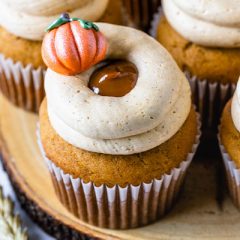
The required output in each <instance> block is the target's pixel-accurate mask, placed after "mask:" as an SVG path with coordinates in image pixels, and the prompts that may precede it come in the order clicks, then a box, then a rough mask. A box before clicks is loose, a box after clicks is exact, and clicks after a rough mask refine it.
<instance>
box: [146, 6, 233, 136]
mask: <svg viewBox="0 0 240 240" xmlns="http://www.w3.org/2000/svg"><path fill="white" fill-rule="evenodd" d="M162 16H163V11H162V8H161V7H159V8H158V12H157V13H155V14H154V17H153V20H152V22H151V29H150V31H149V34H150V35H151V36H152V37H154V38H156V35H157V27H158V24H159V22H160V20H161V17H162ZM184 73H185V75H186V77H187V79H188V81H189V83H190V86H191V90H192V100H193V104H195V106H196V107H197V111H198V112H199V113H200V115H201V118H202V119H201V120H202V128H203V129H204V130H206V129H210V130H211V131H214V132H217V126H218V124H219V119H220V117H221V113H222V110H223V108H224V106H225V104H226V103H227V101H228V100H229V99H230V98H231V97H232V95H233V93H234V90H235V88H236V84H234V83H228V84H222V83H218V82H214V83H212V82H209V81H208V80H207V79H204V80H202V79H200V78H198V77H197V76H194V75H191V73H190V72H189V71H185V72H184Z"/></svg>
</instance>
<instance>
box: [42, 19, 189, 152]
mask: <svg viewBox="0 0 240 240" xmlns="http://www.w3.org/2000/svg"><path fill="white" fill-rule="evenodd" d="M97 25H98V26H99V27H100V30H101V32H103V34H104V35H105V36H106V38H107V41H108V44H109V48H108V54H107V58H109V59H126V60H128V61H130V62H132V63H133V64H135V66H136V67H137V69H138V80H137V83H136V86H135V87H134V88H133V89H132V90H131V92H129V93H128V94H127V95H125V96H123V97H119V98H117V97H104V96H99V95H96V94H94V93H93V92H92V91H91V90H90V89H89V88H88V87H87V84H88V81H89V78H90V76H91V74H92V73H93V71H94V70H95V69H96V68H97V67H98V66H94V67H92V68H91V69H89V70H88V71H86V72H84V73H81V74H79V75H76V76H65V75H60V74H58V73H55V72H53V71H52V70H50V69H48V70H47V73H46V77H45V90H46V96H47V102H48V114H49V119H50V122H51V124H52V126H53V128H54V129H55V130H56V132H57V133H58V134H59V135H60V136H61V137H62V138H63V139H64V140H66V141H67V142H69V143H71V144H72V145H74V146H76V147H79V148H81V149H85V150H89V151H92V152H100V153H106V154H125V155H126V154H133V153H138V152H143V151H147V150H149V149H151V148H154V147H156V146H158V145H160V144H161V143H163V142H165V141H167V140H168V139H169V138H171V137H172V136H173V135H174V134H175V133H176V132H177V131H178V130H179V129H180V128H181V126H182V124H183V123H184V122H185V120H186V118H187V116H188V114H189V111H190V106H191V98H190V87H189V84H188V82H187V79H186V77H185V76H184V74H183V73H182V72H181V71H180V69H179V68H178V66H177V65H176V63H175V62H174V60H173V59H172V57H171V56H170V55H169V53H168V52H167V51H166V50H165V49H164V48H163V47H162V46H161V45H160V44H159V43H158V42H156V41H155V40H154V39H153V38H151V37H149V36H148V35H146V34H145V33H142V32H140V31H138V30H134V29H131V28H128V27H122V26H114V25H111V24H104V23H98V24H97ZM120 32H121V34H119V33H120ZM136 39H137V42H136Z"/></svg>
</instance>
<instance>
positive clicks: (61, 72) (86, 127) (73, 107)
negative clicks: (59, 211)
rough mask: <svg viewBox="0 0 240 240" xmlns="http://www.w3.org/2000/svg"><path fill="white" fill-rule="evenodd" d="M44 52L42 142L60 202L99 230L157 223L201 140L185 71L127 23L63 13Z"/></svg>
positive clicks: (44, 44)
mask: <svg viewBox="0 0 240 240" xmlns="http://www.w3.org/2000/svg"><path fill="white" fill-rule="evenodd" d="M69 28H71V29H72V30H73V31H72V34H71V33H70V34H69V33H68V31H69ZM99 29H100V30H101V31H99ZM119 32H120V33H121V34H119ZM49 46H50V47H49ZM42 49H43V50H42V53H43V59H44V60H45V62H46V64H47V65H48V67H49V68H48V70H47V73H46V77H45V91H46V100H44V101H43V103H42V106H41V109H40V140H39V143H40V146H41V148H42V152H43V156H44V158H45V160H46V162H47V163H48V168H49V171H50V174H51V176H52V180H53V184H54V187H55V190H56V193H57V195H58V197H59V199H60V201H61V202H62V203H63V205H64V206H66V207H67V208H68V209H69V211H71V212H72V213H73V214H74V215H75V216H76V217H78V218H80V219H81V220H83V221H85V222H88V223H90V224H93V225H96V226H100V227H107V228H118V229H126V228H133V227H139V226H142V225H146V224H149V223H150V222H154V221H156V220H157V219H158V218H160V217H161V216H163V215H164V214H165V213H166V212H167V211H168V210H169V209H170V208H171V206H172V205H173V203H174V202H175V200H176V197H177V195H178V192H179V189H180V187H181V185H182V182H183V179H184V176H185V173H186V170H187V168H188V166H189V164H190V162H191V160H192V157H193V155H194V153H195V151H196V147H197V145H198V141H199V134H200V133H199V121H198V119H197V115H196V112H195V111H194V109H193V107H192V106H191V96H190V86H189V84H188V81H187V79H186V77H185V76H184V74H183V73H182V72H181V71H180V69H179V68H178V66H177V65H176V63H175V62H174V60H173V59H172V58H171V56H170V55H169V54H168V52H167V51H166V50H165V49H164V48H163V47H162V46H161V45H160V44H159V43H157V41H155V40H154V39H153V38H151V37H149V36H148V35H146V34H145V33H143V32H140V31H138V30H134V29H132V28H128V27H122V26H117V25H111V24H104V23H97V26H96V25H95V24H92V23H90V22H82V20H80V19H76V18H73V19H69V18H68V20H67V18H66V21H65V23H60V24H57V25H56V24H53V25H51V26H50V28H49V32H48V34H47V35H46V36H45V38H44V41H43V48H42ZM58 49H61V50H62V51H61V52H58ZM55 50H57V52H58V53H57V54H56V51H55ZM66 53H67V54H66ZM183 143H184V144H183Z"/></svg>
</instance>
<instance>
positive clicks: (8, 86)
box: [0, 54, 45, 112]
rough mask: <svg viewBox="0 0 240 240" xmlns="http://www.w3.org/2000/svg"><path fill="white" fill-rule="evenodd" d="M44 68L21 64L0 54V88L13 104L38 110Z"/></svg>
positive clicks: (42, 90)
mask: <svg viewBox="0 0 240 240" xmlns="http://www.w3.org/2000/svg"><path fill="white" fill-rule="evenodd" d="M44 75H45V69H43V68H42V67H39V68H37V69H35V68H34V67H33V66H32V65H31V64H28V65H27V66H23V65H22V63H21V62H14V61H13V60H12V59H10V58H5V57H4V55H2V54H0V90H1V92H2V94H3V95H4V96H5V97H6V98H7V99H8V100H9V101H11V102H12V103H13V104H15V105H16V106H18V107H21V108H23V109H25V110H28V111H32V112H38V109H39V107H40V104H41V102H42V100H43V98H44V96H45V93H44Z"/></svg>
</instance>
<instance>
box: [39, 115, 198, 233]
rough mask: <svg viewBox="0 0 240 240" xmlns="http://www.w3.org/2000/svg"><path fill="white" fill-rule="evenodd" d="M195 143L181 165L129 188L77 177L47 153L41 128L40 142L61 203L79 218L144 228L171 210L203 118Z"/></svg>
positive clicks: (99, 223) (105, 224)
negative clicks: (41, 136)
mask: <svg viewBox="0 0 240 240" xmlns="http://www.w3.org/2000/svg"><path fill="white" fill-rule="evenodd" d="M197 119H198V133H197V135H196V138H195V143H194V144H193V146H192V150H191V152H189V153H188V155H187V158H186V159H185V160H184V161H182V163H181V164H180V165H179V167H177V168H174V169H172V170H171V172H170V173H169V174H164V175H163V176H162V177H161V178H160V179H153V180H152V181H151V182H142V183H141V184H139V185H137V186H134V185H132V184H128V185H127V186H126V187H121V186H119V185H114V186H112V187H108V186H107V185H105V184H103V185H100V186H96V185H95V184H94V183H93V182H84V181H83V180H82V179H81V178H73V177H72V176H71V175H69V174H66V173H64V172H63V170H61V169H60V168H59V167H57V166H56V165H55V164H54V163H53V162H52V161H51V160H50V159H48V158H47V157H46V155H45V153H44V149H43V147H42V144H41V140H40V136H39V130H37V138H38V144H39V147H40V150H41V153H42V155H43V158H44V159H45V161H46V163H47V166H48V169H49V172H50V175H51V178H52V182H53V185H54V188H55V192H56V194H57V196H58V198H59V199H60V201H61V203H62V204H63V205H64V206H65V207H66V208H67V209H68V210H69V211H70V212H72V213H73V214H74V215H75V216H76V217H78V218H80V219H81V220H82V221H84V222H87V223H89V224H92V225H95V226H98V227H104V228H111V229H129V228H135V227H140V226H143V225H146V224H149V223H151V222H154V221H156V220H157V219H159V218H160V217H162V216H163V215H164V214H165V213H167V212H168V210H170V208H171V207H172V205H173V203H174V202H175V200H176V197H177V195H178V193H179V190H180V188H181V186H182V183H183V180H184V177H185V174H186V171H187V169H188V167H189V165H190V163H191V161H192V159H193V156H194V154H195V152H196V149H197V147H198V144H199V138H200V135H201V131H200V126H201V123H200V120H199V115H198V117H197Z"/></svg>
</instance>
